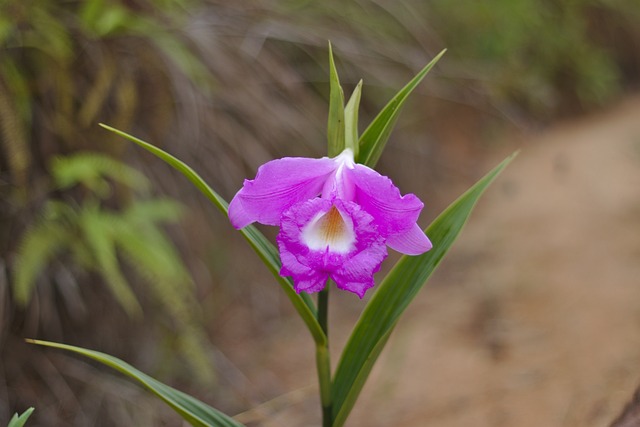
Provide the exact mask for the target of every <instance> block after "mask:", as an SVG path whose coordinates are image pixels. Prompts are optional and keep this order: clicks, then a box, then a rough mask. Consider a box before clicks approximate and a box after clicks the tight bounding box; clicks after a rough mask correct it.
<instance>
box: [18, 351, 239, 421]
mask: <svg viewBox="0 0 640 427" xmlns="http://www.w3.org/2000/svg"><path fill="white" fill-rule="evenodd" d="M26 341H27V342H29V343H32V344H38V345H43V346H47V347H53V348H59V349H62V350H68V351H72V352H74V353H78V354H81V355H83V356H86V357H89V358H91V359H93V360H96V361H98V362H100V363H102V364H105V365H107V366H109V367H111V368H113V369H115V370H116V371H119V372H121V373H122V374H124V375H126V376H128V377H129V378H131V379H134V380H136V381H137V382H138V383H140V384H141V385H143V386H144V387H146V388H147V389H148V390H149V391H151V392H152V393H153V394H155V395H156V396H158V397H159V398H160V399H162V400H164V401H165V402H166V403H167V404H168V405H169V406H171V407H172V408H173V409H174V410H175V411H176V412H177V413H178V414H180V416H181V417H182V418H183V419H184V420H185V421H187V422H189V424H191V425H192V426H196V427H242V424H240V423H239V422H237V421H235V420H234V419H233V418H231V417H229V416H228V415H225V414H223V413H222V412H220V411H218V410H217V409H214V408H212V407H211V406H209V405H207V404H205V403H203V402H201V401H199V400H198V399H196V398H194V397H192V396H189V395H188V394H186V393H183V392H181V391H179V390H176V389H174V388H172V387H169V386H168V385H166V384H163V383H161V382H160V381H158V380H156V379H154V378H152V377H150V376H149V375H147V374H145V373H143V372H141V371H139V370H137V369H136V368H134V367H133V366H131V365H129V364H128V363H126V362H123V361H122V360H120V359H118V358H116V357H113V356H109V355H108V354H104V353H100V352H98V351H93V350H87V349H84V348H80V347H74V346H71V345H66V344H59V343H54V342H49V341H40V340H29V339H28V340H26Z"/></svg>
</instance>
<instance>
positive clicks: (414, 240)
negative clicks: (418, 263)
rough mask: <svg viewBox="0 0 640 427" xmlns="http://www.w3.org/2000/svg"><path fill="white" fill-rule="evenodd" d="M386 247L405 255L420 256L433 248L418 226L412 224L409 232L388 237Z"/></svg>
mask: <svg viewBox="0 0 640 427" xmlns="http://www.w3.org/2000/svg"><path fill="white" fill-rule="evenodd" d="M387 245H389V247H390V248H391V249H394V250H396V251H398V252H400V253H403V254H407V255H420V254H422V253H425V252H427V251H428V250H430V249H431V248H432V247H433V245H432V244H431V241H430V240H429V238H428V237H427V236H426V235H425V234H424V231H422V229H421V228H420V227H419V226H418V224H414V225H413V227H411V228H410V229H409V231H406V232H404V233H401V234H393V235H391V236H389V237H388V238H387Z"/></svg>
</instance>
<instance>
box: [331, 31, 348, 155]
mask: <svg viewBox="0 0 640 427" xmlns="http://www.w3.org/2000/svg"><path fill="white" fill-rule="evenodd" d="M327 143H328V147H327V148H328V153H329V157H335V156H337V155H338V154H340V153H342V150H344V92H343V91H342V87H341V86H340V79H339V78H338V71H337V70H336V63H335V62H334V60H333V50H332V49H331V43H329V120H328V122H327Z"/></svg>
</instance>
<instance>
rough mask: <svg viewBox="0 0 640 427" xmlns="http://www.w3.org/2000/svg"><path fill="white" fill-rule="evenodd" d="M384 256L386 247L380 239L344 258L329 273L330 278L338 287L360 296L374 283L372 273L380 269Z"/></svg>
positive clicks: (385, 255)
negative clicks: (346, 258) (344, 259)
mask: <svg viewBox="0 0 640 427" xmlns="http://www.w3.org/2000/svg"><path fill="white" fill-rule="evenodd" d="M386 257H387V247H386V246H385V244H384V243H383V240H382V239H380V241H379V242H376V244H373V245H371V246H369V247H368V248H366V249H365V250H363V251H361V252H359V253H357V254H355V255H354V256H352V257H351V258H349V259H348V260H346V261H345V262H344V263H343V264H342V265H341V266H340V268H338V269H337V270H335V271H334V272H333V273H332V274H331V278H332V279H333V280H334V281H335V282H336V285H337V286H338V288H340V289H344V290H346V291H349V292H353V293H354V294H356V295H358V296H359V297H360V298H362V297H363V296H364V294H365V292H366V291H367V289H369V288H372V287H373V285H375V282H374V281H373V275H374V274H375V273H377V272H378V270H380V265H381V264H382V261H384V259H385V258H386Z"/></svg>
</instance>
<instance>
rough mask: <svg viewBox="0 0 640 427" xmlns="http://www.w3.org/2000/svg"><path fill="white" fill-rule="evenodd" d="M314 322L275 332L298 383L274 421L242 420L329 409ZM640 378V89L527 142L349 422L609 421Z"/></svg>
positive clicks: (291, 417)
mask: <svg viewBox="0 0 640 427" xmlns="http://www.w3.org/2000/svg"><path fill="white" fill-rule="evenodd" d="M497 161H498V159H497V158H496V159H493V161H492V162H491V164H490V165H489V164H487V167H486V170H488V169H489V168H490V167H491V166H493V165H494V164H495V163H497ZM341 300H342V301H341ZM336 301H337V302H336V304H335V305H337V306H338V307H337V308H336V312H335V313H333V314H332V327H333V328H334V330H336V331H337V332H336V334H337V335H338V336H337V343H336V344H335V345H334V348H335V349H340V348H341V346H342V343H343V342H344V338H345V337H344V336H340V333H341V332H340V329H345V330H346V329H349V328H347V327H345V328H340V327H339V324H340V323H342V322H345V323H348V322H352V321H353V319H354V318H355V313H354V312H353V309H352V303H351V300H346V299H342V298H341V297H337V298H336ZM343 301H346V302H344V304H343ZM341 304H343V305H346V306H347V308H344V307H342V308H340V305H341ZM296 326H299V325H296ZM301 329H302V328H299V327H298V328H296V330H295V331H292V332H291V333H289V335H287V341H286V344H285V343H283V342H282V341H281V340H280V341H277V342H273V343H271V344H268V345H266V348H265V350H264V352H263V355H264V360H262V361H261V362H260V364H261V366H263V367H264V366H265V365H263V363H264V364H272V365H271V366H274V368H275V370H276V372H280V373H281V375H280V374H279V378H280V381H283V382H284V383H286V384H287V387H288V388H289V389H290V390H298V392H297V393H294V394H292V395H289V396H285V397H284V398H283V399H282V401H284V402H285V403H284V404H283V403H282V401H281V402H277V401H276V402H273V403H272V404H271V405H267V406H266V407H264V408H262V410H263V415H266V414H268V419H269V421H266V418H263V417H261V416H256V417H255V418H254V415H256V412H253V413H251V412H250V413H248V414H244V415H243V416H241V419H244V420H245V421H248V420H250V419H252V418H254V419H257V420H261V421H258V422H257V423H255V424H252V425H265V426H268V425H291V426H293V425H296V426H297V425H313V424H317V423H318V414H317V412H318V410H317V394H316V393H317V392H316V390H315V389H313V388H311V389H309V388H308V387H307V388H305V386H307V385H308V384H312V383H313V382H314V377H313V375H314V364H313V359H312V357H313V348H312V346H311V344H310V340H309V338H308V337H306V336H305V332H306V331H304V330H301ZM342 334H343V335H344V332H342ZM283 345H284V346H286V348H287V350H286V351H284V353H286V354H284V355H283V348H282V347H283ZM234 357H235V356H234ZM336 358H337V354H336ZM257 369H258V367H256V370H257ZM247 375H248V376H249V377H251V376H252V375H256V376H259V374H257V373H255V372H254V373H252V372H251V370H250V369H249V370H248V372H247ZM639 384H640V99H634V100H630V101H627V102H626V103H624V104H623V105H621V106H620V107H618V108H616V109H614V110H613V111H610V112H609V113H606V114H601V115H598V116H594V117H589V118H587V119H583V120H579V121H575V122H572V123H567V124H563V125H560V126H556V127H554V128H553V129H551V130H549V131H545V132H544V133H542V134H540V135H537V136H535V137H531V138H529V139H528V141H527V142H525V143H524V144H523V149H522V152H521V153H520V155H519V156H518V158H517V159H516V160H515V161H514V162H513V163H512V164H511V165H510V166H509V168H508V169H507V170H506V171H505V173H504V174H503V176H501V177H500V178H499V181H497V182H496V184H495V185H494V186H493V187H492V188H491V189H490V190H489V192H488V193H487V195H486V196H485V198H484V199H483V200H482V201H481V203H480V204H479V206H478V208H477V210H476V212H475V213H474V215H473V216H472V219H471V221H470V222H469V224H468V225H467V227H466V229H465V230H464V232H463V233H462V237H461V238H460V240H459V241H458V242H457V243H456V245H455V247H454V249H453V250H452V252H451V253H450V254H449V256H448V258H447V259H445V261H444V263H443V265H442V266H441V271H439V272H438V273H437V274H436V275H435V276H434V277H433V279H432V281H431V282H430V283H429V284H428V285H427V287H425V289H424V290H423V291H422V292H421V294H420V295H419V296H418V298H417V299H416V301H415V302H414V303H413V305H412V306H411V307H410V308H409V310H408V311H407V313H406V314H405V317H404V318H403V319H402V321H401V322H400V324H399V326H398V328H397V329H396V331H395V332H394V335H393V337H392V339H391V340H390V342H389V345H388V346H387V349H386V350H385V353H383V356H382V357H381V359H380V360H379V362H378V365H377V367H376V369H375V370H374V374H373V376H372V378H370V380H369V382H368V384H367V385H366V387H365V389H364V391H363V394H362V396H361V399H360V401H359V402H358V403H357V405H356V408H355V409H354V411H353V414H352V416H351V417H350V419H349V421H348V422H347V425H348V426H373V427H376V426H379V427H382V426H406V427H410V426H411V427H413V426H415V427H418V426H438V427H449V426H451V427H453V426H492V427H495V426H520V427H527V426H536V427H537V426H563V427H564V426H566V427H569V426H606V425H609V424H610V423H611V421H612V420H613V419H614V418H615V417H616V416H617V414H618V413H619V412H620V411H621V409H622V407H623V406H624V404H625V403H626V402H627V401H628V400H629V399H630V398H631V395H632V393H633V391H634V389H635V388H636V387H637V386H638V385H639ZM282 407H285V408H284V409H282ZM272 409H273V410H274V412H275V414H274V412H272ZM258 412H259V411H258ZM310 413H311V414H313V415H309V414H310ZM243 417H244V418H243Z"/></svg>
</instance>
